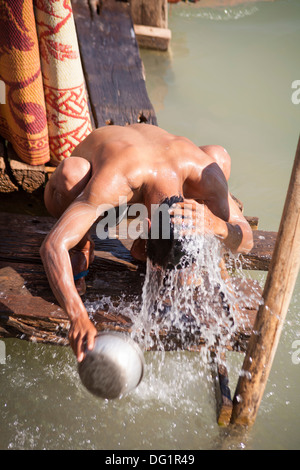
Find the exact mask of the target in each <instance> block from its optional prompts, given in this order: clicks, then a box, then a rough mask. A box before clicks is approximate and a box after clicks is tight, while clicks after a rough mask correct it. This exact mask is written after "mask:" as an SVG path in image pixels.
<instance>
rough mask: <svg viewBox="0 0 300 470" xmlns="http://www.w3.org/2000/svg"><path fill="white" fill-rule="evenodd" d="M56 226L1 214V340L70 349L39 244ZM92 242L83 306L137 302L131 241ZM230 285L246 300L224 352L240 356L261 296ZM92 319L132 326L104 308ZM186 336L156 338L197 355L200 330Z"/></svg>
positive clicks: (108, 325) (140, 272)
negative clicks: (92, 255)
mask: <svg viewBox="0 0 300 470" xmlns="http://www.w3.org/2000/svg"><path fill="white" fill-rule="evenodd" d="M54 222H55V220H54V219H53V218H51V217H32V216H24V215H17V214H5V213H0V270H1V273H0V286H1V288H0V292H1V294H0V330H1V331H0V335H1V334H2V335H5V336H17V337H23V338H26V339H31V340H32V339H33V338H34V339H35V341H43V342H50V343H53V344H68V340H67V332H68V328H69V321H68V319H67V318H66V315H65V314H64V312H63V311H62V310H61V308H60V307H59V306H58V304H57V302H56V299H55V298H54V296H53V294H52V292H51V289H50V288H49V284H48V281H47V278H46V275H45V272H44V269H43V265H42V263H41V259H40V256H39V247H40V245H41V243H42V240H43V239H44V237H45V236H46V234H47V233H48V232H49V230H50V229H51V227H52V226H53V224H54ZM12 234H13V236H12ZM94 241H95V261H94V263H93V264H92V266H91V267H90V273H89V275H88V277H87V293H86V295H85V296H84V297H83V301H88V302H96V301H97V300H99V298H101V297H103V296H107V297H110V298H111V299H112V301H113V302H115V304H116V305H118V302H120V299H123V298H126V300H128V301H129V302H130V301H131V300H135V301H136V300H137V299H140V298H141V293H142V285H143V282H144V274H145V266H144V264H142V263H138V262H136V261H135V260H134V259H133V258H132V257H131V255H130V252H129V251H128V248H130V245H131V241H130V240H122V242H121V241H120V240H118V239H109V240H98V239H97V237H94ZM233 282H234V283H235V286H236V287H235V288H236V289H237V290H238V291H239V292H241V294H242V293H243V296H244V297H245V298H246V299H248V300H247V303H245V304H244V305H243V306H242V308H243V310H242V313H241V315H240V316H239V318H237V332H236V333H235V334H234V335H233V337H232V338H231V341H230V342H229V343H228V345H227V348H228V349H235V350H241V351H244V350H245V348H246V346H247V341H248V339H249V337H250V335H251V332H252V326H253V323H254V320H255V316H256V311H257V309H258V304H259V301H260V292H259V291H258V290H257V289H256V288H257V286H254V284H253V283H252V284H251V283H249V282H248V281H246V280H242V279H234V280H233ZM129 286H130V289H128V287H129ZM253 294H254V295H253ZM221 308H223V306H222V302H221V300H220V299H219V301H217V300H216V303H215V309H216V313H217V312H218V311H219V312H220V313H221ZM93 319H94V321H95V324H96V326H97V328H98V329H99V330H101V329H116V330H121V331H128V332H129V331H130V329H131V327H132V324H131V321H130V320H129V319H128V318H126V317H125V316H123V315H120V314H116V313H114V312H112V311H110V310H109V309H108V308H107V310H106V311H104V310H103V309H98V310H97V311H96V312H95V313H94V314H93ZM203 324H204V323H203ZM205 326H206V325H205ZM186 331H187V334H186V338H184V341H186V342H184V343H183V342H182V338H181V337H180V338H178V331H176V330H170V331H165V330H163V329H162V330H161V332H160V336H161V340H162V341H163V343H164V344H165V347H166V349H174V348H185V347H186V344H188V348H189V349H191V350H199V348H201V347H202V345H203V338H202V337H201V325H200V327H198V329H195V326H194V325H193V324H192V323H190V324H189V326H187V330H186ZM154 348H155V345H154Z"/></svg>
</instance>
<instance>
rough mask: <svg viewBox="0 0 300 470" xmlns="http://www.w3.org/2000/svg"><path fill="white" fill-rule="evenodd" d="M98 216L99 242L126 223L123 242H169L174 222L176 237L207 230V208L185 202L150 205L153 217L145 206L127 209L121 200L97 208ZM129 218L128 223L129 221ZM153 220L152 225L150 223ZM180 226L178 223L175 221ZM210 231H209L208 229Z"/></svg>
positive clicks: (122, 236) (174, 234) (120, 236)
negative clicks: (117, 204)
mask: <svg viewBox="0 0 300 470" xmlns="http://www.w3.org/2000/svg"><path fill="white" fill-rule="evenodd" d="M98 214H99V216H102V218H101V220H100V221H99V222H98V224H97V227H96V234H97V237H98V238H99V239H100V240H105V239H107V238H110V237H111V236H114V235H115V233H116V226H117V225H119V224H120V223H121V221H122V222H123V221H125V222H126V223H125V227H126V230H125V231H123V232H119V236H118V238H120V239H126V238H129V239H132V240H134V239H136V238H138V237H140V238H142V239H147V238H149V236H151V238H152V240H155V239H156V240H158V239H170V234H171V230H172V228H171V224H170V220H173V221H174V225H173V226H174V232H173V236H174V238H180V237H181V236H182V234H183V232H185V231H186V230H188V229H189V228H192V231H194V232H196V233H197V232H198V233H199V232H203V231H204V205H203V204H189V203H184V205H183V206H177V205H176V204H174V205H173V206H172V207H170V206H169V205H168V204H165V203H163V204H160V205H159V204H151V209H150V214H149V212H148V209H147V207H146V206H145V205H144V204H140V203H137V204H132V205H130V206H127V204H126V203H125V204H124V201H123V200H122V198H120V199H119V206H118V208H117V210H116V207H115V206H113V205H109V204H105V205H104V204H103V205H100V206H99V207H98ZM128 219H129V220H128ZM150 220H151V223H150ZM177 221H178V222H179V223H176V222H177ZM206 231H207V228H206Z"/></svg>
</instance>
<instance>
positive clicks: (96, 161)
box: [41, 124, 252, 360]
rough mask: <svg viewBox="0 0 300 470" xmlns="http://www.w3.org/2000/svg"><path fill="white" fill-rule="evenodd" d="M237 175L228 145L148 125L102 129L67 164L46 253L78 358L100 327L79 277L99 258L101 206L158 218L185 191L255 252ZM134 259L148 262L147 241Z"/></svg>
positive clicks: (53, 199)
mask: <svg viewBox="0 0 300 470" xmlns="http://www.w3.org/2000/svg"><path fill="white" fill-rule="evenodd" d="M229 175H230V157H229V155H228V153H227V152H226V151H225V150H224V149H223V148H222V147H220V146H205V147H201V148H199V147H197V146H196V145H195V144H193V143H192V142H191V141H189V140H188V139H186V138H184V137H178V136H175V135H172V134H170V133H168V132H166V131H164V130H162V129H160V128H158V127H156V126H150V125H146V124H136V125H132V126H126V127H119V126H107V127H104V128H100V129H97V130H95V131H93V132H92V133H91V134H90V135H89V136H88V137H87V138H86V139H85V140H84V141H83V142H82V143H80V144H79V145H78V146H77V147H76V149H75V150H74V151H73V154H72V156H71V157H70V158H68V159H67V160H65V161H64V162H62V163H61V164H60V165H59V167H58V168H57V170H56V171H55V172H54V174H53V176H52V177H51V179H50V181H49V183H48V184H47V186H46V189H45V204H46V207H47V209H48V211H49V212H50V213H51V214H52V215H53V216H55V217H57V218H58V219H59V220H58V222H57V224H56V225H55V227H54V228H53V230H52V231H51V233H50V234H49V235H48V237H47V238H46V240H45V242H44V243H43V246H42V248H41V256H42V259H43V262H44V266H45V270H46V272H47V275H48V279H49V282H50V285H51V287H52V290H53V292H54V293H55V295H56V297H57V300H58V301H59V302H60V304H61V306H62V307H63V308H64V309H65V311H66V312H67V314H68V315H69V318H70V320H71V331H70V343H71V345H72V347H73V350H74V352H75V353H76V354H77V358H78V360H82V358H83V356H84V349H83V348H84V342H85V341H86V342H87V347H88V348H91V347H92V346H93V342H94V337H95V334H96V330H95V328H94V326H93V325H92V323H91V322H90V320H89V319H88V316H87V313H86V310H85V307H84V305H83V303H82V301H81V299H80V296H79V295H78V292H77V290H76V287H75V284H74V279H73V274H74V273H75V274H76V270H80V269H84V268H87V267H88V265H89V263H90V262H91V261H92V259H93V254H92V251H93V250H92V244H91V240H90V239H89V236H88V232H89V230H90V228H91V226H92V225H93V223H94V222H95V221H96V220H97V219H98V218H99V216H100V215H101V213H99V207H100V206H101V208H103V207H105V205H109V206H111V205H113V206H115V207H117V206H118V205H119V203H120V199H121V198H123V202H126V203H127V204H129V205H130V204H134V203H142V204H144V205H145V206H146V208H147V211H148V214H151V205H152V204H159V203H160V202H161V201H162V200H163V199H164V198H165V197H171V196H173V195H179V194H180V195H182V196H183V198H184V200H186V201H189V202H190V201H191V200H192V201H194V203H195V204H196V203H202V204H204V205H205V208H206V216H207V219H208V220H209V222H210V225H211V227H212V228H213V232H214V233H215V235H216V236H218V237H219V238H220V239H221V240H222V241H223V243H224V245H225V246H226V247H227V248H229V249H231V250H232V251H241V252H247V251H249V250H250V249H251V247H252V231H251V229H250V227H249V225H248V223H247V222H246V220H245V219H244V217H243V215H242V213H241V212H240V210H239V208H238V207H237V205H236V204H235V202H234V201H233V199H232V198H231V196H230V194H229V193H228V186H227V180H228V178H229ZM102 212H103V211H102ZM150 223H151V221H150ZM72 250H73V254H74V250H75V254H74V257H73V259H72V260H70V256H69V252H71V253H72ZM132 254H133V255H134V256H135V257H137V258H138V259H140V260H142V259H145V257H146V255H147V254H146V252H145V242H144V241H142V240H137V241H136V242H135V243H134V245H133V249H132ZM77 287H78V286H77Z"/></svg>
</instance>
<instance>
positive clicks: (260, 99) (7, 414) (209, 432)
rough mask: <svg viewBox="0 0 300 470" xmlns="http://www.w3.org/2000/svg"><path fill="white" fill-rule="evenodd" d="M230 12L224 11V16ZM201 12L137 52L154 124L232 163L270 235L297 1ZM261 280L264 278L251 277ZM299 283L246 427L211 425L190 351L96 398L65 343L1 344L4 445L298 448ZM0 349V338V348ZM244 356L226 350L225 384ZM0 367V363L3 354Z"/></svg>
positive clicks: (299, 23)
mask: <svg viewBox="0 0 300 470" xmlns="http://www.w3.org/2000/svg"><path fill="white" fill-rule="evenodd" d="M226 11H227V12H226ZM226 11H225V9H224V8H223V9H216V10H210V9H203V8H200V7H199V4H196V5H192V4H183V3H179V4H176V5H172V7H171V8H170V9H169V27H170V28H171V30H172V35H173V36H172V44H171V49H170V52H169V53H159V52H152V51H143V52H142V59H143V62H144V65H145V70H146V79H147V88H148V92H149V95H150V99H151V101H152V103H153V105H154V107H155V109H156V112H157V117H158V122H159V125H160V126H161V127H164V128H166V129H167V130H169V131H170V132H174V133H177V134H181V135H185V136H187V137H189V138H190V139H192V140H193V141H194V142H196V143H198V144H199V145H204V144H220V145H223V146H224V147H226V148H227V150H228V152H229V154H230V155H231V158H232V176H231V178H230V182H229V183H230V190H231V192H232V193H233V194H234V195H236V196H237V197H239V198H240V199H241V200H242V201H243V203H244V206H245V214H246V215H255V216H258V217H259V227H260V228H261V229H266V230H277V229H278V226H279V221H280V217H281V213H282V208H283V204H284V200H285V195H286V190H287V186H288V182H289V178H290V172H291V168H292V163H293V159H294V155H295V150H296V145H297V141H298V136H299V130H300V126H299V124H300V104H299V105H296V104H293V103H292V100H291V96H292V93H293V91H294V90H292V88H291V85H292V82H293V81H295V80H300V65H299V64H300V61H299V44H300V2H299V1H298V0H278V1H275V2H270V3H269V2H266V3H265V2H258V3H255V4H253V3H251V4H245V5H242V6H241V5H240V6H238V7H234V8H233V7H230V8H229V7H228V8H227V9H226ZM253 276H258V277H259V278H260V279H261V280H262V282H263V279H264V274H262V273H253ZM299 292H300V282H299V278H298V282H297V284H296V287H295V291H294V295H293V298H292V301H291V305H290V309H289V312H288V315H287V319H286V322H285V325H284V328H283V332H282V336H281V339H280V343H279V347H278V350H277V354H276V356H275V360H274V363H273V367H272V371H271V374H270V377H269V380H268V384H267V388H266V390H265V394H264V397H263V400H262V403H261V406H260V409H259V413H258V416H257V419H256V422H255V425H254V426H253V427H252V429H251V430H249V431H248V432H245V433H244V434H241V433H234V432H233V431H230V430H226V429H222V428H219V427H218V426H217V424H216V417H215V416H216V415H215V402H214V395H213V393H212V385H211V383H210V381H209V371H208V370H207V368H206V367H205V365H203V364H202V363H201V362H200V360H199V355H197V354H192V353H172V354H166V355H165V358H164V361H163V363H161V358H160V357H158V356H157V355H155V354H154V353H148V354H146V365H147V367H146V375H145V378H144V380H143V382H142V383H141V385H140V386H139V388H138V389H137V390H136V391H135V392H133V393H132V394H131V395H130V396H128V397H126V398H124V399H122V400H120V401H119V400H118V401H114V402H106V401H99V400H97V399H95V398H94V397H92V396H91V395H90V394H89V393H88V392H87V391H85V390H84V389H83V387H82V386H81V384H80V382H79V379H78V375H77V370H76V361H75V358H74V357H73V354H72V352H71V351H70V350H69V348H62V347H54V346H45V345H38V344H29V343H27V342H23V341H18V340H12V339H9V340H5V342H4V344H5V347H6V352H5V361H3V360H2V362H5V364H0V383H1V391H0V448H1V449H128V450H132V449H150V450H151V449H160V450H166V449H191V450H196V449H299V448H300V424H299V423H300V398H299V397H300V393H299V392H300V363H299V364H298V362H299V361H298V360H297V359H298V358H299V359H300V352H299V354H297V350H298V349H299V347H300V343H299V342H300V319H299V311H300V294H299ZM0 344H2V346H3V343H0ZM242 359H243V357H242V355H240V354H236V353H231V354H229V355H228V365H229V369H230V370H229V372H230V385H231V390H232V392H233V391H234V387H235V383H236V380H237V376H238V372H239V370H240V366H241V362H242ZM0 362H1V361H0Z"/></svg>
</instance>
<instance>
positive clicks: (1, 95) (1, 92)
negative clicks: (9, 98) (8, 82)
mask: <svg viewBox="0 0 300 470" xmlns="http://www.w3.org/2000/svg"><path fill="white" fill-rule="evenodd" d="M5 103H6V101H5V83H4V81H3V80H0V104H5Z"/></svg>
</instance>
